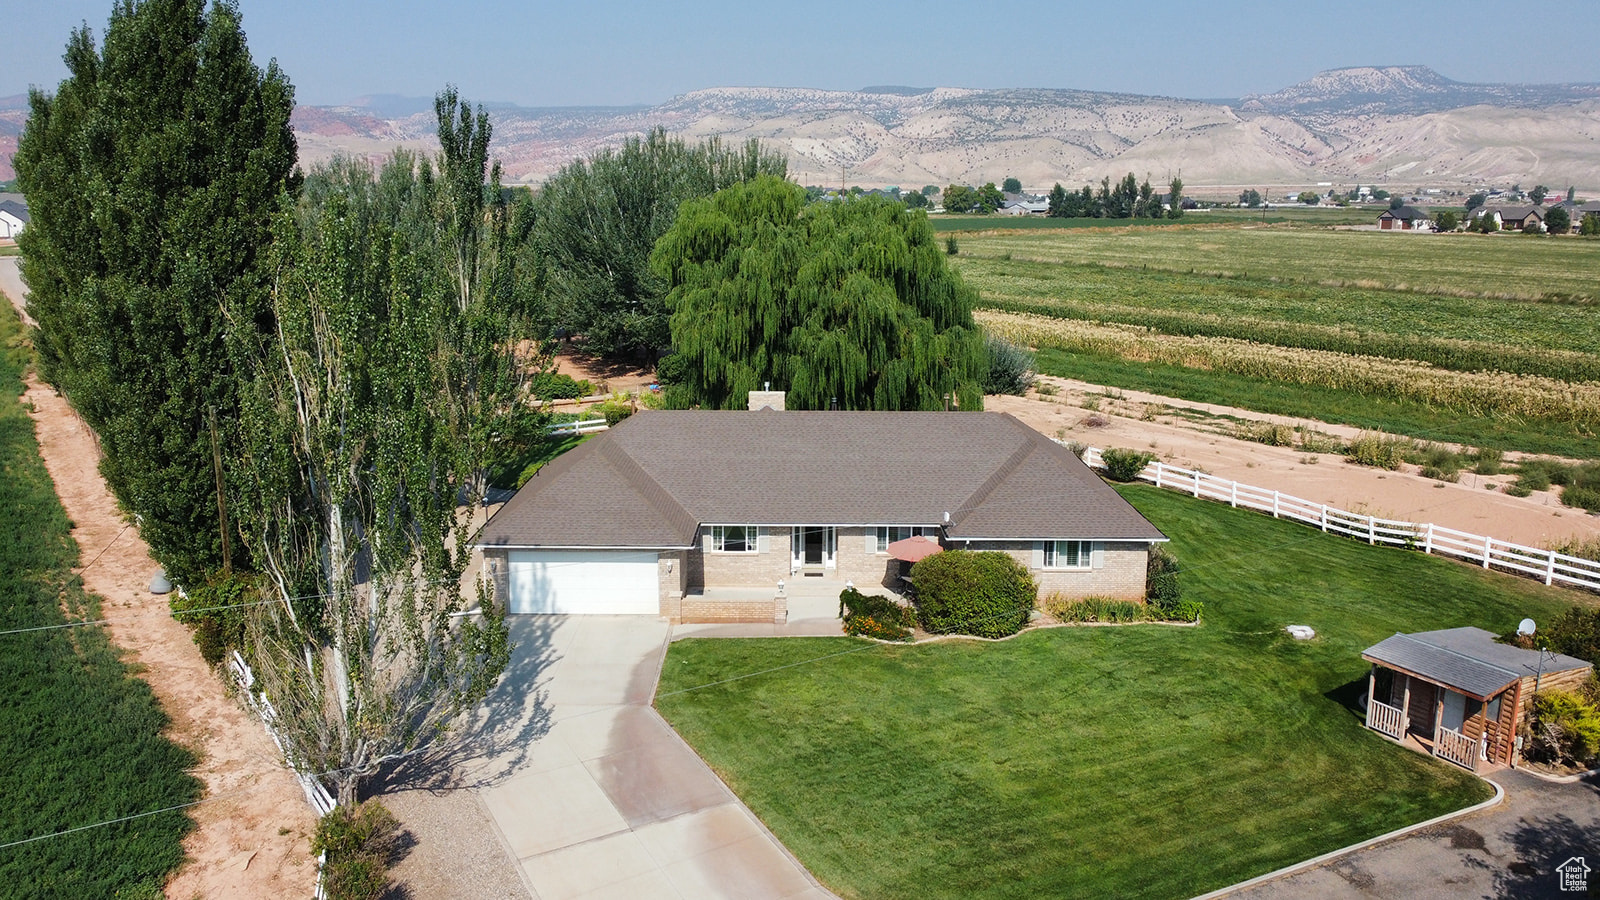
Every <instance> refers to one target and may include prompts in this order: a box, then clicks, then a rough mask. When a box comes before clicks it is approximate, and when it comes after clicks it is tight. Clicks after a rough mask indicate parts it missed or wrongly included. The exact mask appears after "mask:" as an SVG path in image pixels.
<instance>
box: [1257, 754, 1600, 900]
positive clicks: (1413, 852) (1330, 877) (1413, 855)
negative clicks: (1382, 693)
mask: <svg viewBox="0 0 1600 900" xmlns="http://www.w3.org/2000/svg"><path fill="white" fill-rule="evenodd" d="M1491 780H1492V781H1495V782H1497V783H1498V784H1499V785H1500V786H1501V787H1502V788H1504V789H1505V792H1506V798H1505V801H1504V802H1502V803H1501V804H1500V805H1499V806H1495V807H1492V808H1490V809H1486V810H1484V811H1482V812H1479V813H1473V814H1472V815H1469V816H1464V817H1462V818H1460V819H1456V820H1454V821H1452V822H1449V823H1446V824H1444V825H1438V826H1435V827H1433V828H1428V829H1424V830H1422V831H1419V832H1416V833H1415V834H1411V835H1407V836H1406V837H1403V838H1398V839H1396V840H1393V841H1390V842H1388V843H1385V844H1379V845H1377V846H1375V847H1369V848H1367V849H1365V850H1359V851H1356V852H1355V853H1352V854H1350V855H1349V856H1345V857H1342V858H1340V859H1336V860H1333V861H1332V862H1328V863H1324V864H1323V865H1320V866H1317V867H1315V868H1312V869H1308V870H1306V871H1304V872H1299V873H1297V874H1294V875H1289V876H1286V877H1283V878H1279V879H1277V880H1276V881H1270V882H1267V883H1266V884H1261V885H1257V886H1256V887H1254V888H1251V889H1248V890H1242V891H1239V892H1237V893H1234V894H1230V895H1228V900H1299V898H1303V897H1317V898H1329V900H1346V898H1348V900H1356V898H1363V900H1365V898H1375V897H1382V898H1389V897H1406V898H1418V900H1432V898H1438V900H1460V898H1463V897H1474V898H1477V897H1484V898H1508V900H1509V898H1541V897H1550V898H1560V897H1581V896H1592V895H1591V894H1586V893H1584V892H1582V891H1579V892H1577V893H1573V892H1563V891H1562V890H1561V885H1560V882H1559V879H1558V876H1557V875H1556V873H1555V869H1556V867H1558V866H1560V865H1561V864H1562V863H1564V862H1566V861H1567V860H1568V859H1570V858H1572V857H1575V856H1578V857H1584V858H1585V859H1586V861H1587V863H1586V864H1587V865H1588V866H1590V867H1591V868H1593V869H1594V870H1595V871H1594V872H1591V873H1590V874H1589V885H1590V887H1591V889H1597V888H1600V786H1597V785H1596V783H1595V782H1594V781H1593V780H1585V781H1579V782H1576V783H1573V784H1552V783H1550V782H1547V781H1544V780H1542V779H1539V778H1535V777H1533V776H1532V775H1529V774H1527V773H1526V772H1521V771H1516V770H1505V771H1502V772H1498V773H1496V774H1495V775H1493V776H1492V777H1491ZM1352 789H1359V788H1356V787H1355V786H1352Z"/></svg>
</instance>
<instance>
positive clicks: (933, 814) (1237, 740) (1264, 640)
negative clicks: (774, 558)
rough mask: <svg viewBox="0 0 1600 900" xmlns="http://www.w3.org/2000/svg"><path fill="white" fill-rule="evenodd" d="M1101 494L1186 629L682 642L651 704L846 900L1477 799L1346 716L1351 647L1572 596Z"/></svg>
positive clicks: (1071, 881)
mask: <svg viewBox="0 0 1600 900" xmlns="http://www.w3.org/2000/svg"><path fill="white" fill-rule="evenodd" d="M1121 490H1122V492H1123V494H1124V496H1126V497H1127V498H1128V499H1129V500H1130V501H1132V502H1133V503H1134V505H1135V506H1137V507H1139V508H1140V510H1141V511H1142V512H1144V513H1145V515H1146V516H1148V517H1149V518H1150V519H1151V521H1153V522H1154V523H1155V524H1156V525H1158V526H1159V527H1161V528H1162V529H1163V531H1165V532H1166V533H1167V534H1168V535H1169V536H1170V537H1171V538H1172V540H1173V549H1174V550H1175V552H1176V553H1177V555H1178V557H1179V559H1180V560H1181V561H1182V562H1183V564H1184V566H1185V574H1184V575H1183V583H1184V591H1185V596H1186V597H1190V598H1193V599H1197V600H1201V601H1203V602H1204V603H1205V608H1206V609H1205V621H1204V624H1203V625H1201V626H1200V627H1198V628H1176V627H1171V626H1158V625H1139V626H1126V627H1120V628H1070V629H1051V630H1045V631H1037V632H1031V633H1028V634H1025V635H1023V636H1021V637H1019V638H1016V639H1013V640H1010V641H1006V642H1002V643H977V642H965V641H956V642H946V643H939V644H931V645H923V646H915V647H903V646H885V645H877V644H869V643H866V642H863V641H858V640H855V639H849V638H838V639H831V638H830V639H804V640H802V639H789V640H782V639H768V640H686V641H680V642H677V643H675V644H673V645H672V647H671V649H670V651H669V653H668V656H667V660H666V663H665V666H664V670H663V673H662V681H661V686H660V690H659V692H658V695H657V706H658V707H659V708H660V709H661V711H662V713H663V714H664V715H665V716H666V717H667V718H668V719H669V720H670V721H671V722H672V723H673V725H674V726H675V727H676V728H678V730H679V731H680V732H681V733H682V734H683V735H684V736H685V737H686V738H687V739H688V740H689V742H690V743H691V744H693V745H694V746H695V748H696V749H697V750H699V751H700V753H701V754H702V755H703V756H704V757H705V758H706V759H707V760H708V761H709V762H710V763H711V765H712V766H713V767H714V768H716V770H717V771H718V772H719V773H720V774H721V775H722V776H723V777H724V778H725V779H726V780H727V781H728V783H729V784H730V785H731V786H732V787H733V788H734V790H735V791H737V792H738V793H739V795H740V796H741V797H742V798H743V799H744V800H745V801H746V802H747V803H748V804H750V806H751V807H752V808H753V809H754V810H755V811H756V813H757V814H758V815H760V816H761V817H762V819H763V820H764V821H765V822H766V823H767V824H768V826H769V827H771V828H772V829H773V831H774V832H775V833H776V834H777V835H778V837H779V838H780V839H782V840H783V841H784V843H785V844H786V845H787V846H788V847H789V848H790V849H791V850H792V851H794V852H795V853H796V855H798V856H799V858H800V859H801V861H802V862H804V863H805V864H806V865H807V866H808V867H810V869H811V871H812V872H813V873H815V874H816V875H817V876H818V877H819V878H821V879H822V880H823V881H824V882H825V883H826V884H828V886H829V887H831V888H833V889H835V890H837V891H839V892H840V893H841V894H842V895H843V896H846V897H870V898H896V897H963V898H965V897H1018V898H1022V897H1029V898H1031V897H1096V898H1098V897H1135V896H1137V897H1154V898H1160V897H1185V896H1192V895H1194V894H1197V893H1201V892H1204V891H1207V890H1211V889H1213V888H1217V887H1221V886H1223V885H1226V884H1230V883H1233V882H1236V881H1239V880H1242V879H1245V878H1249V877H1251V876H1254V875H1257V874H1260V873H1262V872H1266V871H1270V870H1272V869H1274V868H1278V867H1280V866H1284V865H1287V864H1290V863H1292V862H1295V861H1298V860H1301V859H1305V858H1307V857H1310V856H1314V855H1316V854H1319V853H1322V852H1326V851H1328V850H1332V849H1335V848H1337V847H1341V846H1345V845H1347V844H1350V843H1353V842H1355V841H1359V840H1362V839H1364V838H1367V837H1371V836H1373V835H1376V834H1380V833H1383V832H1385V831H1389V830H1391V829H1394V828H1397V827H1400V826H1403V825H1406V824H1410V823H1413V822H1417V821H1421V820H1424V819H1427V818H1429V817H1432V816H1434V815H1438V814H1440V813H1443V812H1446V811H1449V810H1452V809H1458V808H1461V807H1463V806H1465V805H1468V804H1470V803H1473V802H1476V801H1478V800H1481V799H1484V798H1486V797H1487V796H1488V795H1489V793H1490V790H1489V788H1488V787H1487V786H1485V785H1484V784H1483V783H1482V782H1480V781H1477V780H1476V779H1473V778H1472V777H1470V776H1469V775H1467V774H1466V773H1465V772H1462V771H1461V770H1459V769H1455V768H1453V767H1450V766H1448V765H1445V764H1443V763H1438V762H1435V761H1432V760H1429V759H1427V758H1424V757H1422V756H1420V755H1418V754H1415V753H1411V752H1409V751H1406V750H1403V749H1400V748H1398V747H1395V746H1394V745H1392V744H1390V743H1387V742H1386V741H1384V740H1383V739H1382V738H1380V737H1378V736H1377V735H1376V734H1375V733H1373V732H1370V731H1368V730H1366V729H1365V728H1363V727H1362V724H1361V721H1360V719H1359V718H1358V717H1357V715H1356V713H1355V710H1354V708H1353V704H1354V701H1355V698H1356V696H1357V694H1358V693H1359V692H1360V691H1362V690H1364V685H1365V681H1364V677H1365V673H1366V670H1367V666H1366V664H1365V663H1363V662H1362V661H1361V659H1360V651H1361V650H1362V649H1363V648H1365V647H1367V646H1370V645H1371V644H1373V643H1376V642H1377V641H1379V640H1381V639H1382V638H1384V637H1387V636H1388V635H1390V634H1393V633H1394V632H1396V631H1419V630H1426V629H1433V628H1445V627H1451V626H1458V625H1478V626H1481V627H1485V628H1489V629H1491V630H1496V631H1499V630H1506V629H1509V628H1511V627H1514V625H1515V623H1516V621H1517V620H1518V619H1519V618H1521V617H1522V616H1533V617H1535V618H1536V619H1537V618H1539V617H1541V616H1546V617H1547V616H1549V615H1551V614H1552V613H1554V612H1555V611H1556V610H1558V609H1561V608H1564V606H1565V605H1566V604H1569V603H1571V602H1575V601H1576V600H1577V599H1578V595H1574V594H1570V593H1566V592H1562V591H1555V590H1551V589H1547V588H1544V587H1542V586H1540V585H1538V584H1536V583H1533V582H1530V581H1526V580H1521V579H1516V578H1512V577H1511V576H1506V575H1500V574H1497V573H1485V572H1483V571H1481V570H1478V569H1474V568H1470V567H1467V566H1462V565H1458V564H1455V563H1452V562H1448V561H1445V560H1440V559H1437V558H1433V557H1426V556H1422V555H1419V554H1417V553H1414V552H1407V551H1404V550H1397V549H1384V548H1372V547H1368V546H1366V545H1363V544H1359V543H1357V542H1353V541H1349V540H1344V539H1340V538H1336V537H1330V536H1328V535H1324V534H1321V533H1320V532H1317V531H1313V530H1310V529H1307V528H1304V527H1303V526H1298V525H1293V524H1290V523H1286V522H1281V521H1276V520H1273V519H1271V518H1269V517H1265V516H1261V515H1259V514H1255V513H1249V512H1244V511H1240V510H1232V509H1228V508H1227V507H1225V506H1222V505H1220V504H1213V503H1207V502H1203V501H1196V500H1193V499H1190V498H1186V497H1182V496H1179V495H1177V494H1173V493H1168V492H1163V491H1159V490H1157V489H1155V488H1151V487H1146V486H1128V487H1124V488H1122V489H1121ZM1591 599H1592V598H1591ZM1290 623H1301V624H1309V625H1311V626H1313V627H1314V628H1316V629H1317V631H1318V636H1317V638H1316V639H1315V640H1313V641H1310V642H1306V643H1301V642H1296V641H1294V640H1292V639H1291V638H1289V636H1288V635H1286V634H1285V633H1284V632H1283V626H1285V625H1287V624H1290ZM851 650H858V651H859V652H848V651H851ZM807 660H812V661H811V662H806V661H807ZM796 664H798V665H796ZM784 666H791V667H789V668H780V667H784ZM752 673H762V674H752ZM740 676H749V677H740ZM730 679H732V680H730Z"/></svg>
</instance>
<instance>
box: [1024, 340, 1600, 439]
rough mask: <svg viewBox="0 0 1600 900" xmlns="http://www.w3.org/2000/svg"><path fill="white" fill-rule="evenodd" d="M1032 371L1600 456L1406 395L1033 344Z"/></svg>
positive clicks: (1560, 429) (1569, 432)
mask: <svg viewBox="0 0 1600 900" xmlns="http://www.w3.org/2000/svg"><path fill="white" fill-rule="evenodd" d="M1035 363H1036V365H1037V367H1038V370H1039V371H1040V372H1042V373H1044V374H1046V375H1055V376H1058V377H1061V378H1076V379H1079V380H1081V381H1087V382H1089V383H1091V384H1099V385H1106V386H1108V387H1115V388H1122V389H1123V390H1132V391H1149V392H1151V393H1155V394H1161V395H1163V396H1167V397H1179V398H1182V399H1184V400H1191V401H1194V402H1196V403H1218V404H1224V405H1228V406H1236V407H1240V408H1243V409H1250V410H1255V411H1256V412H1263V413H1270V414H1273V415H1280V416H1300V417H1304V418H1308V419H1316V420H1318V421H1321V422H1332V423H1335V424H1341V425H1354V426H1356V427H1357V428H1372V429H1376V430H1379V431H1387V432H1390V433H1393V434H1403V435H1407V436H1409V437H1413V438H1416V439H1418V440H1426V441H1444V442H1449V443H1457V444H1465V445H1468V446H1472V447H1495V448H1499V449H1501V450H1517V451H1522V452H1525V453H1549V454H1554V455H1557V456H1566V457H1572V458H1575V459H1600V437H1597V436H1596V435H1595V434H1593V433H1592V432H1589V431H1586V430H1585V429H1583V428H1581V427H1579V426H1577V425H1574V424H1563V423H1556V422H1542V421H1529V420H1525V419H1516V418H1497V417H1491V416H1484V415H1475V414H1472V413H1469V412H1462V411H1460V410H1455V409H1448V408H1441V407H1435V406H1428V405H1427V404H1423V403H1417V402H1413V401H1408V400H1394V399H1389V398H1385V397H1374V396H1371V395H1368V394H1362V393H1358V392H1355V391H1347V390H1338V389H1335V388H1328V387H1320V386H1317V385H1308V384H1286V383H1284V382H1279V381H1269V380H1267V379H1263V378H1248V377H1245V376H1243V375H1235V374H1232V373H1228V372H1217V371H1214V370H1209V369H1190V368H1184V367H1182V366H1168V365H1158V364H1155V363H1148V362H1139V361H1132V360H1123V359H1113V358H1108V357H1103V356H1090V355H1085V354H1074V353H1063V352H1061V351H1059V350H1049V349H1041V350H1039V351H1038V352H1037V353H1036V354H1035Z"/></svg>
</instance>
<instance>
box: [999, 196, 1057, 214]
mask: <svg viewBox="0 0 1600 900" xmlns="http://www.w3.org/2000/svg"><path fill="white" fill-rule="evenodd" d="M998 212H999V213H1000V214H1001V215H1002V216H1042V215H1045V214H1046V213H1048V212H1050V202H1049V201H1048V200H1007V201H1006V202H1005V203H1004V204H1002V205H1001V207H1000V209H999V210H998Z"/></svg>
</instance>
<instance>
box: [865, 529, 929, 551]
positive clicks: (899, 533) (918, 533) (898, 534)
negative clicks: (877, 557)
mask: <svg viewBox="0 0 1600 900" xmlns="http://www.w3.org/2000/svg"><path fill="white" fill-rule="evenodd" d="M938 535H939V529H938V528H937V527H935V526H932V525H879V526H878V552H879V553H888V552H889V545H890V544H892V543H894V542H895V541H903V540H905V539H906V538H909V537H924V536H926V537H937V536H938Z"/></svg>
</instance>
